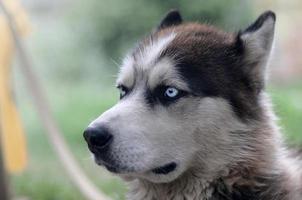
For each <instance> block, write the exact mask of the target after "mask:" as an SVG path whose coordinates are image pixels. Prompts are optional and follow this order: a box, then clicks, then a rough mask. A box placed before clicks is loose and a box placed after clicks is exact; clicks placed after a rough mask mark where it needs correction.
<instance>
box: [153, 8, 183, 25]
mask: <svg viewBox="0 0 302 200" xmlns="http://www.w3.org/2000/svg"><path fill="white" fill-rule="evenodd" d="M181 23H182V17H181V15H180V13H179V11H178V10H170V11H169V12H168V13H167V14H166V15H165V17H164V18H163V19H162V20H161V22H160V24H159V25H158V26H157V30H160V29H163V28H167V27H169V26H176V25H179V24H181Z"/></svg>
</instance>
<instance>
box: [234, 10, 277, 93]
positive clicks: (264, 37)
mask: <svg viewBox="0 0 302 200" xmlns="http://www.w3.org/2000/svg"><path fill="white" fill-rule="evenodd" d="M275 21H276V15H275V13H273V12H272V11H266V12H264V13H263V14H262V15H260V16H259V17H258V19H257V20H256V21H255V22H254V23H253V24H251V25H250V26H249V27H248V28H247V29H245V30H244V31H241V32H240V33H239V34H238V38H237V40H238V41H237V44H239V45H240V46H241V48H242V50H243V56H244V59H243V60H244V64H243V70H244V72H245V73H248V75H249V77H250V78H251V80H252V81H253V84H254V85H255V86H257V88H258V89H260V90H261V89H262V88H263V86H264V84H265V81H266V65H267V61H268V58H269V55H270V51H271V47H272V43H273V40H274V31H275Z"/></svg>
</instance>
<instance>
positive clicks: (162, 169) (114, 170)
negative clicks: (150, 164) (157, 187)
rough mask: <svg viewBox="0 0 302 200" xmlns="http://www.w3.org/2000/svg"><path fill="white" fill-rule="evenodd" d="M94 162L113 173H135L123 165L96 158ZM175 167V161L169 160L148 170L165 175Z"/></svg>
mask: <svg viewBox="0 0 302 200" xmlns="http://www.w3.org/2000/svg"><path fill="white" fill-rule="evenodd" d="M96 163H97V164H98V165H100V166H103V167H105V168H106V169H107V170H108V171H110V172H111V173H115V174H125V173H126V174H127V173H130V174H132V173H135V170H130V169H127V168H125V167H121V166H118V165H112V164H108V163H104V162H102V161H100V160H98V159H96ZM176 168H177V164H176V163H175V162H170V163H168V164H165V165H163V166H160V167H156V168H154V169H151V170H150V171H151V172H152V173H154V174H158V175H167V174H169V173H171V172H173V171H175V170H176Z"/></svg>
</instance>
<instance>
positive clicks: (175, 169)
mask: <svg viewBox="0 0 302 200" xmlns="http://www.w3.org/2000/svg"><path fill="white" fill-rule="evenodd" d="M93 157H94V160H95V162H96V164H97V165H99V166H102V167H105V168H106V169H107V170H108V171H109V172H111V173H113V174H116V175H118V176H120V177H121V178H122V179H124V180H125V181H131V180H133V179H136V178H141V179H145V180H148V181H150V182H154V183H166V182H171V181H173V180H175V179H176V178H177V177H178V176H179V175H180V174H181V173H182V171H183V170H182V169H181V166H180V165H179V164H178V163H176V162H169V163H167V164H165V165H162V166H158V167H155V168H152V169H148V170H142V169H135V168H134V167H126V166H121V165H116V164H111V163H110V164H109V163H105V162H104V161H102V160H100V159H97V158H96V157H95V156H93Z"/></svg>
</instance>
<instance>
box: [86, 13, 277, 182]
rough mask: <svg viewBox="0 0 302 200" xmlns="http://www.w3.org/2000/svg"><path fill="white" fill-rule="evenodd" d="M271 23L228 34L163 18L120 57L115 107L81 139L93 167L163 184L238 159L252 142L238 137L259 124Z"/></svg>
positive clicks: (270, 17)
mask: <svg viewBox="0 0 302 200" xmlns="http://www.w3.org/2000/svg"><path fill="white" fill-rule="evenodd" d="M274 23H275V15H274V14H273V13H272V12H266V13H264V14H262V15H261V16H260V17H259V18H258V19H257V20H256V21H255V22H254V23H253V24H252V25H251V26H249V27H248V28H247V29H246V30H244V31H242V32H239V33H238V34H229V33H225V32H222V31H220V30H218V29H216V28H214V27H210V26H206V25H202V24H197V23H182V19H181V16H180V14H179V13H178V12H177V11H171V12H170V13H168V14H167V15H166V17H165V18H164V19H163V20H162V22H161V23H160V25H159V26H158V27H157V29H156V30H154V31H153V32H152V34H151V35H150V36H149V37H147V38H145V39H144V40H143V41H141V42H140V43H139V44H138V46H137V47H136V48H134V50H133V51H132V52H131V53H129V54H128V56H127V57H126V58H125V59H124V62H123V64H122V66H121V69H120V73H119V76H118V79H117V87H118V89H119V90H120V96H121V99H120V101H119V102H118V103H117V104H116V105H115V106H114V107H112V108H111V109H109V110H107V111H106V112H105V113H103V114H102V115H101V116H100V117H98V118H97V119H96V120H94V121H93V122H92V123H91V124H90V125H89V127H88V128H87V129H86V131H85V133H84V137H85V139H86V141H87V143H88V147H89V149H90V150H91V152H92V153H93V154H94V157H95V161H96V163H97V164H99V165H103V166H105V167H106V168H107V169H108V170H109V171H111V172H114V173H117V174H120V175H121V176H122V177H127V178H143V179H147V180H149V181H152V182H170V181H172V180H174V179H176V178H177V177H179V176H180V175H181V174H183V173H185V172H186V171H188V170H190V169H192V168H198V169H199V171H200V172H201V173H203V174H204V175H205V176H207V175H208V174H215V173H218V172H219V171H220V170H221V169H223V168H225V167H226V166H228V165H230V164H232V163H233V162H237V161H238V160H242V159H244V157H245V156H246V154H247V151H248V148H247V147H249V146H251V145H250V144H251V143H253V142H254V141H255V140H254V139H253V136H251V135H245V134H244V133H246V132H247V131H248V130H250V129H252V128H253V125H252V124H255V123H257V121H261V116H262V115H261V112H262V105H261V96H262V93H263V88H264V84H265V65H266V63H267V60H268V57H269V53H270V49H271V46H272V41H273V34H274Z"/></svg>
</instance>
